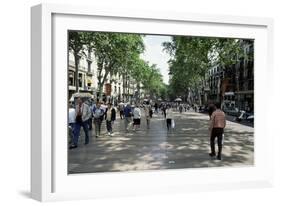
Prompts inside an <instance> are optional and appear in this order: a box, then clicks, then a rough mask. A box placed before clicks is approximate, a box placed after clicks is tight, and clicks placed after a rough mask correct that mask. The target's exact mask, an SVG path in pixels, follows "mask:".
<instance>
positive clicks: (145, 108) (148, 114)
mask: <svg viewBox="0 0 281 206" xmlns="http://www.w3.org/2000/svg"><path fill="white" fill-rule="evenodd" d="M150 111H152V110H151V106H150V105H149V103H148V102H147V103H146V105H145V106H144V112H145V118H146V126H147V129H149V128H150V118H151V116H150Z"/></svg>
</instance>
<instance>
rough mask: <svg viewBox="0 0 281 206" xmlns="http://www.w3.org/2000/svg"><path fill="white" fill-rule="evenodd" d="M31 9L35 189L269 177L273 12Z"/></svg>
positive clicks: (93, 192) (176, 186)
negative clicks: (257, 14)
mask: <svg viewBox="0 0 281 206" xmlns="http://www.w3.org/2000/svg"><path fill="white" fill-rule="evenodd" d="M31 14H32V19H31V23H32V31H31V34H32V35H31V40H32V45H31V47H32V68H31V70H32V72H31V73H32V88H31V92H32V105H31V106H32V130H31V131H32V137H31V138H32V152H31V162H32V169H31V172H32V174H31V177H32V178H31V194H32V197H33V198H34V199H37V200H40V201H50V200H64V199H81V198H98V197H113V196H123V195H135V194H137V195H139V194H150V193H167V192H169V193H170V192H188V191H209V190H214V189H238V188H248V187H266V186H271V185H272V178H273V171H272V170H273V168H272V167H273V162H272V154H273V151H272V147H273V134H272V132H270V130H269V126H270V125H269V124H268V123H267V119H268V117H267V115H266V113H265V112H264V110H265V108H266V107H267V105H268V100H269V99H270V97H268V98H265V95H266V94H267V95H268V96H270V95H269V94H270V92H271V90H272V83H271V81H270V78H271V77H272V75H273V69H272V28H273V23H272V20H271V19H267V18H257V17H233V16H219V15H218V16H215V15H202V14H200V15H199V14H188V13H187V14H185V13H175V12H172V13H161V12H147V11H127V10H124V11H122V10H119V9H118V10H113V9H109V8H89V7H73V6H66V5H54V4H42V5H38V6H35V7H33V8H32V9H31ZM264 85H266V87H265V86H264Z"/></svg>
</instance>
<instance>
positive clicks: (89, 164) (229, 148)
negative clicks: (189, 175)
mask: <svg viewBox="0 0 281 206" xmlns="http://www.w3.org/2000/svg"><path fill="white" fill-rule="evenodd" d="M208 121H209V118H208V116H207V115H205V114H200V113H195V112H191V111H189V112H184V113H182V114H181V115H180V114H179V113H178V112H175V122H176V128H175V129H174V130H173V131H172V132H167V130H166V123H165V120H164V118H163V116H162V114H154V116H153V118H152V119H151V128H150V129H147V128H146V121H145V119H142V120H141V128H140V130H139V131H136V132H134V131H130V132H125V128H124V120H121V119H119V118H118V119H117V120H116V122H115V124H114V136H112V137H111V136H107V135H106V131H105V122H103V126H102V130H103V132H102V134H103V135H102V137H100V138H97V139H96V138H95V136H94V131H92V132H91V133H92V135H91V139H90V144H88V145H86V146H85V145H83V142H84V136H83V130H81V131H82V132H81V137H80V140H79V147H78V148H76V149H73V150H69V152H68V161H69V162H68V163H69V164H68V165H69V173H70V174H74V173H93V172H114V171H136V170H157V169H177V168H201V167H221V166H227V167H228V166H238V167H240V166H249V165H253V163H254V162H253V161H254V141H253V133H254V128H252V127H248V126H244V125H241V124H237V123H234V122H230V121H227V127H226V129H225V141H224V147H223V160H222V161H218V160H213V159H210V158H209V156H208V153H209V133H208Z"/></svg>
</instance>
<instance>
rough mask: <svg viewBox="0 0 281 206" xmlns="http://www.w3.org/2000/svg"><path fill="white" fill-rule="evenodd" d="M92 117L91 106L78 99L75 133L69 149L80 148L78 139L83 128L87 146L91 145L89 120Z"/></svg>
mask: <svg viewBox="0 0 281 206" xmlns="http://www.w3.org/2000/svg"><path fill="white" fill-rule="evenodd" d="M90 116H91V111H90V109H89V106H88V105H87V104H85V103H84V102H83V101H82V99H81V98H78V99H77V105H76V108H75V124H74V132H73V134H74V135H73V138H72V144H71V146H70V147H69V149H74V148H77V147H78V138H79V135H80V129H81V127H83V130H84V132H85V145H86V144H89V128H88V126H89V124H88V123H89V122H88V120H89V118H90Z"/></svg>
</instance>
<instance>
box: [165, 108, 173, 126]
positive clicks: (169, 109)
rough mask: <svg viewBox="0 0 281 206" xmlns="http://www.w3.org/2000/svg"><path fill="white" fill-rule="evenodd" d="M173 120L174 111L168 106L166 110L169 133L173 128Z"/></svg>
mask: <svg viewBox="0 0 281 206" xmlns="http://www.w3.org/2000/svg"><path fill="white" fill-rule="evenodd" d="M172 119H173V114H172V109H171V107H170V106H167V109H166V123H167V131H170V129H171V128H172Z"/></svg>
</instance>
